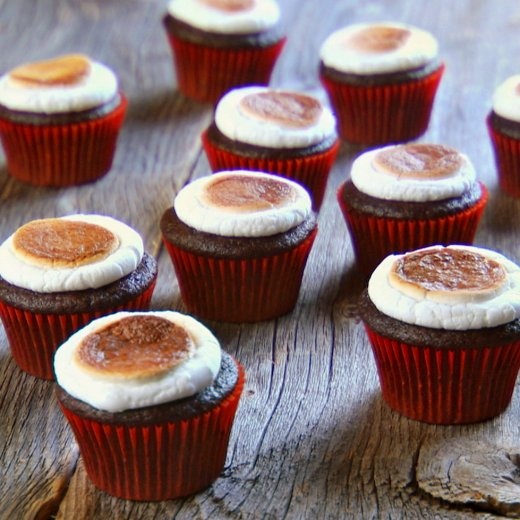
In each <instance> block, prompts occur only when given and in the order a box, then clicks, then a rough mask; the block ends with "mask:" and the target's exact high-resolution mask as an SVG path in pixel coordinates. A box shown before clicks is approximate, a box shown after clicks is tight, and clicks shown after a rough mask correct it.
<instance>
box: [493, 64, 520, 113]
mask: <svg viewBox="0 0 520 520" xmlns="http://www.w3.org/2000/svg"><path fill="white" fill-rule="evenodd" d="M493 111H494V112H495V113H497V114H498V115H499V116H502V117H504V118H506V119H510V120H511V121H519V122H520V74H516V75H515V76H511V77H509V78H507V79H506V80H505V81H504V82H503V83H502V84H501V85H499V86H498V88H497V89H496V90H495V93H494V95H493Z"/></svg>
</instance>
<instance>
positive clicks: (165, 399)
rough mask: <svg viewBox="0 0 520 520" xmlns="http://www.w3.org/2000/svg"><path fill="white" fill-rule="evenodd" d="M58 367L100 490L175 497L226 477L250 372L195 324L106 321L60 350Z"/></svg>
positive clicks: (143, 318)
mask: <svg viewBox="0 0 520 520" xmlns="http://www.w3.org/2000/svg"><path fill="white" fill-rule="evenodd" d="M55 371H56V381H57V387H56V394H57V398H58V402H59V404H60V406H61V409H62V411H63V413H64V414H65V417H66V418H67V420H68V421H69V423H70V426H71V428H72V430H73V432H74V435H75V438H76V441H77V443H78V445H79V449H80V453H81V456H82V457H83V460H84V462H85V469H86V471H87V475H88V476H89V478H90V479H91V480H92V482H93V483H94V485H95V486H97V487H98V488H100V489H102V490H103V491H105V492H107V493H109V494H110V495H113V496H116V497H120V498H126V499H131V500H147V501H149V500H169V499H174V498H179V497H183V496H186V495H190V494H193V493H196V492H197V491H200V490H202V489H204V488H205V487H207V486H209V485H210V484H211V483H212V482H213V481H214V480H215V479H216V478H217V477H218V476H219V474H220V472H221V471H222V468H223V466H224V462H225V459H226V452H227V446H228V441H229V435H230V432H231V427H232V425H233V420H234V416H235V412H236V409H237V406H238V402H239V399H240V395H241V393H242V389H243V386H244V370H243V368H242V366H241V365H240V364H239V363H238V362H237V361H236V360H235V359H233V358H232V357H231V356H230V355H229V354H226V353H225V352H222V351H221V349H220V345H219V342H218V340H217V339H216V338H215V337H214V336H213V334H212V333H211V332H210V331H209V330H208V329H207V328H206V327H204V326H203V325H202V324H201V323H199V322H198V321H196V320H195V319H193V318H191V317H190V316H185V315H183V314H179V313H176V312H171V311H161V312H158V311H156V312H147V313H142V312H133V313H128V312H120V313H116V314H113V315H110V316H105V317H103V318H99V319H97V320H95V321H93V322H91V323H90V324H89V325H87V326H86V327H84V328H83V329H81V330H80V331H78V332H77V333H75V334H74V335H73V336H71V337H70V338H69V339H68V340H67V341H66V342H65V343H64V344H63V345H62V346H60V347H59V348H58V350H57V352H56V356H55Z"/></svg>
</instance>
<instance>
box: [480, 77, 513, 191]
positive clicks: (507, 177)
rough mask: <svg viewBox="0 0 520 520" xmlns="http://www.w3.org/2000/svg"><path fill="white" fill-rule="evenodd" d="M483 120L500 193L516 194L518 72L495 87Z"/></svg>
mask: <svg viewBox="0 0 520 520" xmlns="http://www.w3.org/2000/svg"><path fill="white" fill-rule="evenodd" d="M486 123H487V128H488V132H489V137H490V139H491V144H492V146H493V152H494V156H495V162H496V167H497V174H498V184H499V186H500V188H501V189H502V191H503V192H504V193H507V194H508V195H511V196H513V197H520V74H517V75H515V76H511V77H509V78H508V79H506V81H504V82H503V83H502V84H501V85H499V87H498V88H497V89H496V90H495V93H494V96H493V106H492V109H491V111H490V113H489V114H488V116H487V119H486Z"/></svg>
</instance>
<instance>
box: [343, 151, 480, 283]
mask: <svg viewBox="0 0 520 520" xmlns="http://www.w3.org/2000/svg"><path fill="white" fill-rule="evenodd" d="M337 198H338V202H339V205H340V208H341V211H342V213H343V216H344V218H345V222H346V224H347V227H348V230H349V232H350V237H351V241H352V245H353V248H354V253H355V257H356V262H357V265H358V266H359V267H360V269H361V270H362V271H363V273H364V274H365V275H370V274H371V273H372V271H373V270H374V269H375V267H376V266H377V265H378V264H379V262H381V260H383V259H384V258H385V257H386V256H387V255H389V254H391V253H404V252H406V251H411V250H413V249H418V248H421V247H425V246H429V245H434V244H442V245H447V244H471V243H472V242H473V239H474V237H475V233H476V230H477V227H478V224H479V221H480V218H481V216H482V213H483V211H484V207H485V205H486V202H487V200H488V191H487V188H486V186H485V185H484V184H483V183H482V182H480V181H478V180H477V179H476V173H475V169H474V167H473V165H472V163H471V161H470V160H469V158H468V157H467V156H466V155H464V154H462V153H460V152H458V151H457V150H455V149H454V148H451V147H448V146H444V145H439V144H426V143H417V144H404V145H392V146H387V147H384V148H380V149H376V150H371V151H369V152H365V153H363V154H361V155H360V156H359V157H358V158H357V159H356V160H355V161H354V163H353V164H352V170H351V178H350V180H347V181H346V182H345V183H343V184H342V185H341V186H340V187H339V189H338V192H337Z"/></svg>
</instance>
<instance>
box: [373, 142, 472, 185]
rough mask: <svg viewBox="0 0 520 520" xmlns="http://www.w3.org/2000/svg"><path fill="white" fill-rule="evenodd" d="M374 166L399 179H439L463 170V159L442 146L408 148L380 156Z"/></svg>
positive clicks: (421, 144)
mask: <svg viewBox="0 0 520 520" xmlns="http://www.w3.org/2000/svg"><path fill="white" fill-rule="evenodd" d="M373 165H374V167H375V168H376V169H378V170H379V171H381V172H384V173H388V174H390V175H394V176H395V177H398V178H405V179H439V178H444V177H449V176H450V175H452V174H453V173H454V172H456V171H457V170H458V169H459V168H460V167H461V166H462V156H461V154H460V153H459V152H458V151H457V150H455V149H454V148H450V147H449V146H444V145H440V144H424V143H418V144H404V145H398V146H392V147H389V148H385V149H384V150H381V151H380V152H378V153H377V154H376V155H375V156H374V159H373Z"/></svg>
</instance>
